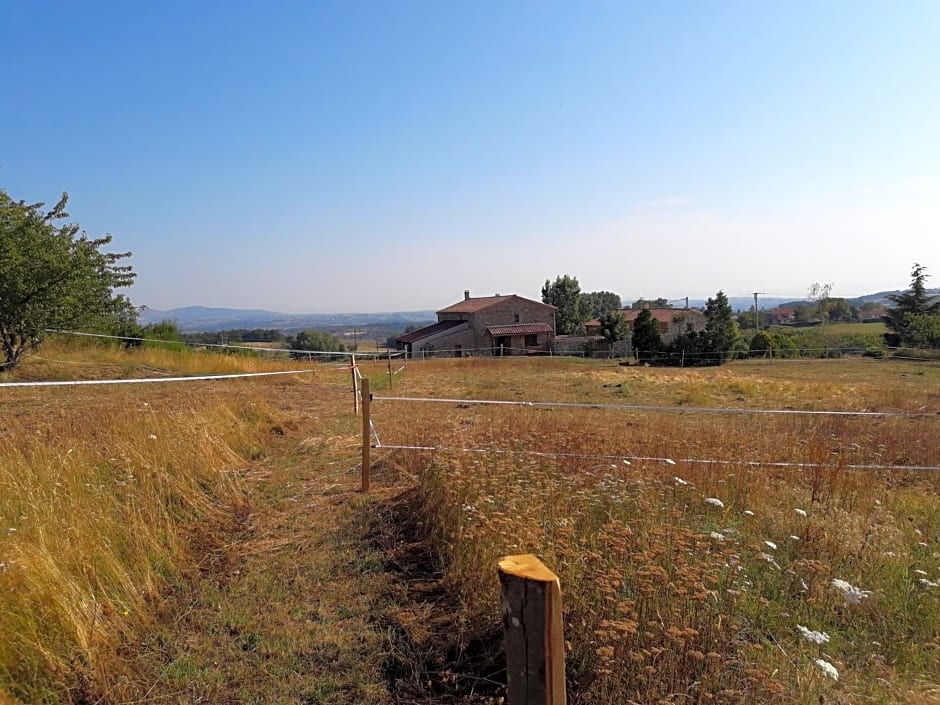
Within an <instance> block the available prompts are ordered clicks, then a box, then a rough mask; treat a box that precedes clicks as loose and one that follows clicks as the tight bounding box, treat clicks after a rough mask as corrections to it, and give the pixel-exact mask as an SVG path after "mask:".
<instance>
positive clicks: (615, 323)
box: [600, 311, 630, 343]
mask: <svg viewBox="0 0 940 705" xmlns="http://www.w3.org/2000/svg"><path fill="white" fill-rule="evenodd" d="M600 322H601V335H602V336H604V340H606V341H607V342H608V343H619V342H620V341H621V340H626V339H627V336H628V335H630V326H629V324H627V319H626V318H624V317H623V316H622V315H621V314H619V313H617V312H616V311H608V312H607V313H605V314H603V315H602V316H601V317H600Z"/></svg>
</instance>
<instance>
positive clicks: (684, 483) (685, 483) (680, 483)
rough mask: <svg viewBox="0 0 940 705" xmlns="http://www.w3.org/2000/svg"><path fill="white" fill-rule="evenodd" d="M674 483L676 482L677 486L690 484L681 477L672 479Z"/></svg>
mask: <svg viewBox="0 0 940 705" xmlns="http://www.w3.org/2000/svg"><path fill="white" fill-rule="evenodd" d="M672 481H673V482H675V483H676V484H677V485H687V484H689V483H688V482H686V481H685V480H683V479H682V478H681V477H674V478H672Z"/></svg>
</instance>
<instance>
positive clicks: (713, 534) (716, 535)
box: [708, 531, 725, 543]
mask: <svg viewBox="0 0 940 705" xmlns="http://www.w3.org/2000/svg"><path fill="white" fill-rule="evenodd" d="M708 536H709V537H710V538H712V539H713V540H715V541H718V542H719V543H720V542H722V541H724V540H725V537H724V534H719V533H718V532H717V531H713V532H711V533H710V534H709V535H708Z"/></svg>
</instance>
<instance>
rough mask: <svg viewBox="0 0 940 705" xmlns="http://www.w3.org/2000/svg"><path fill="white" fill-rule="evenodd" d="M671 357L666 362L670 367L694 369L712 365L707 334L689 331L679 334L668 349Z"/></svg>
mask: <svg viewBox="0 0 940 705" xmlns="http://www.w3.org/2000/svg"><path fill="white" fill-rule="evenodd" d="M666 351H667V352H668V353H669V357H668V358H667V359H666V360H665V363H666V364H669V365H681V366H683V367H694V366H695V365H709V364H712V361H711V359H710V355H709V354H708V338H707V337H706V335H705V332H704V331H702V332H699V333H696V332H695V331H689V332H687V333H679V334H678V335H677V336H676V337H675V338H673V340H672V342H671V343H670V344H669V345H668V346H667V347H666Z"/></svg>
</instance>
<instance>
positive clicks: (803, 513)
mask: <svg viewBox="0 0 940 705" xmlns="http://www.w3.org/2000/svg"><path fill="white" fill-rule="evenodd" d="M793 511H794V512H796V513H797V514H799V515H800V516H801V517H805V516H808V515H807V514H806V510H805V509H794V510H793Z"/></svg>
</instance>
